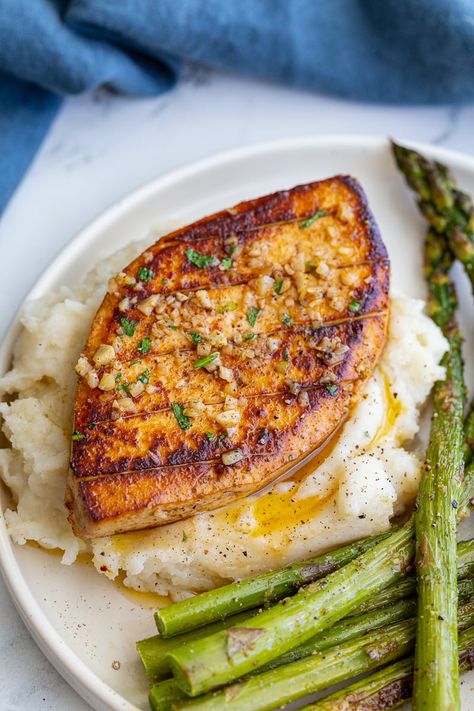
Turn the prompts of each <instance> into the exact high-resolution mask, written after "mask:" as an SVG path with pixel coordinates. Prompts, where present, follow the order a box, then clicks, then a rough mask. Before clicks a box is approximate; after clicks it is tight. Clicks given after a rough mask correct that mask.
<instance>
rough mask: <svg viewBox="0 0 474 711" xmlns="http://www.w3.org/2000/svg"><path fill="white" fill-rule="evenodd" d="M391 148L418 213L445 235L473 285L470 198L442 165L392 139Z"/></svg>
mask: <svg viewBox="0 0 474 711" xmlns="http://www.w3.org/2000/svg"><path fill="white" fill-rule="evenodd" d="M392 150H393V154H394V156H395V160H396V162H397V165H398V167H399V169H400V170H401V172H402V173H403V174H404V176H405V178H406V180H407V183H408V185H409V186H410V187H411V189H412V190H413V192H414V193H415V194H416V195H417V197H418V206H419V208H420V210H421V212H422V213H423V215H424V216H425V218H426V219H427V221H428V222H429V224H430V226H431V227H432V228H433V230H434V231H435V232H437V233H438V234H441V235H444V236H445V237H446V238H447V240H448V242H449V247H450V249H451V250H452V252H453V254H454V256H455V257H456V258H457V259H459V261H460V262H461V263H462V264H463V266H464V268H465V270H466V273H467V275H468V277H469V279H470V280H471V284H472V286H473V288H474V207H473V204H472V200H471V198H470V197H469V196H468V195H466V194H465V193H463V192H461V191H460V190H458V188H457V186H456V183H455V181H454V179H453V177H452V176H451V175H450V173H449V171H448V169H447V167H446V166H444V165H442V164H441V163H438V162H436V161H429V160H427V159H426V158H425V157H424V156H422V155H420V154H419V153H417V152H416V151H414V150H412V149H410V148H405V147H404V146H400V145H398V144H396V143H393V142H392ZM448 258H449V257H448Z"/></svg>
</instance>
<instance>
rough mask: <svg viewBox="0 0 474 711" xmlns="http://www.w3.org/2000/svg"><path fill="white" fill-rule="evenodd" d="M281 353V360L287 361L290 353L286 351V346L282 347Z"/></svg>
mask: <svg viewBox="0 0 474 711" xmlns="http://www.w3.org/2000/svg"><path fill="white" fill-rule="evenodd" d="M282 355H283V360H284V361H285V363H288V361H289V360H290V354H289V353H288V351H287V349H286V348H285V349H284V351H283V354H282Z"/></svg>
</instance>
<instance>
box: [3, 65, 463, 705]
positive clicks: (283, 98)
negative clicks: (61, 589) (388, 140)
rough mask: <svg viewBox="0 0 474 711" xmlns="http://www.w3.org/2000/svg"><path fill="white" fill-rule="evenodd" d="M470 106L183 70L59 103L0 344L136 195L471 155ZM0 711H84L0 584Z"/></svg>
mask: <svg viewBox="0 0 474 711" xmlns="http://www.w3.org/2000/svg"><path fill="white" fill-rule="evenodd" d="M473 125H474V106H471V107H464V108H455V107H450V106H446V107H438V108H426V107H415V108H413V107H411V108H405V107H393V106H375V105H362V104H357V103H354V102H344V101H340V100H335V99H329V98H326V97H321V96H316V95H312V94H308V93H304V92H299V91H292V90H289V89H284V88H280V87H276V86H272V85H266V84H262V83H259V82H254V81H249V80H243V79H237V78H234V77H229V76H224V75H220V74H219V75H218V74H213V73H211V72H208V71H207V70H201V69H199V70H196V69H189V70H187V72H186V74H185V77H184V78H183V80H182V81H181V82H180V83H179V85H178V86H177V87H176V89H175V90H174V91H173V92H170V93H169V94H167V95H165V96H162V97H159V98H156V99H147V100H141V99H128V98H122V97H116V96H110V95H108V94H105V93H102V92H99V93H97V94H95V95H93V96H85V97H79V98H74V99H68V100H67V101H66V102H65V104H64V106H63V109H62V111H61V112H60V114H59V115H58V117H57V119H56V122H55V123H54V125H53V127H52V130H51V131H50V133H49V135H48V137H47V139H46V141H45V142H44V144H43V147H42V149H41V150H40V152H39V154H38V155H37V157H36V159H35V161H34V163H33V165H32V166H31V169H30V171H29V173H28V175H27V176H26V178H25V179H24V181H23V183H22V185H21V186H20V188H19V189H18V191H17V193H16V194H15V196H14V198H13V200H12V201H11V203H10V205H9V207H8V209H7V210H6V212H5V213H4V215H3V216H2V219H1V221H0V254H1V259H0V303H1V304H2V308H1V309H0V333H3V332H4V330H5V329H6V328H7V326H8V323H9V321H10V319H11V317H12V315H13V313H14V312H15V310H16V309H17V308H18V306H19V305H20V303H21V301H22V299H23V297H24V295H25V294H26V292H27V291H28V290H29V289H30V288H31V286H32V285H33V283H34V282H35V280H36V279H37V277H38V276H39V274H40V273H41V271H42V270H43V269H44V267H45V266H46V265H47V264H48V263H49V262H50V261H51V259H53V257H54V256H55V255H56V254H57V253H58V251H59V250H60V249H61V248H62V247H63V246H64V245H65V244H66V243H67V242H68V241H69V240H70V239H71V238H72V237H73V236H74V234H75V233H76V232H77V231H78V230H79V229H80V228H81V227H83V226H84V225H85V224H86V223H87V222H89V221H90V220H91V219H92V218H94V217H95V216H96V215H97V214H98V213H100V212H102V211H103V210H104V209H105V208H107V207H108V206H109V205H110V204H111V203H113V202H114V201H115V200H117V199H118V198H120V197H122V196H123V195H125V194H126V193H128V192H130V191H131V190H133V189H134V188H136V187H137V186H139V185H141V184H142V183H145V182H147V181H148V180H150V179H151V178H154V177H156V176H158V175H160V174H162V173H165V172H167V171H169V170H171V169H173V168H175V167H177V166H180V165H183V164H185V163H188V162H190V161H193V160H196V159H198V158H201V157H204V156H207V155H210V154H212V153H215V152H217V151H221V150H224V149H228V148H235V147H238V146H244V145H248V144H251V143H256V142H259V141H267V140H270V139H272V138H283V137H290V136H301V135H310V134H324V133H358V134H365V135H390V136H395V137H397V138H400V139H402V138H411V139H417V140H423V141H427V142H433V143H437V144H442V145H444V146H448V147H451V148H454V149H457V150H460V151H464V152H467V153H470V154H474V132H473V131H472V126H473ZM0 699H1V702H0V706H1V708H2V710H3V711H23V709H26V708H29V709H39V710H40V711H42V710H44V711H46V710H48V711H63V709H66V708H67V709H68V711H86V710H87V709H89V708H90V707H89V706H88V705H87V704H86V703H85V702H84V701H82V699H80V697H79V696H78V695H77V694H76V693H75V692H74V691H73V690H72V689H71V688H70V687H69V686H68V685H67V684H66V682H64V681H63V680H62V679H61V677H60V676H59V675H58V674H57V673H56V671H55V670H54V669H53V668H52V666H51V665H50V664H49V662H48V661H47V660H46V659H45V658H44V656H43V655H42V653H41V652H40V651H39V650H38V649H37V647H36V646H35V644H34V642H33V641H32V640H31V638H30V637H29V634H28V632H27V631H26V629H25V627H24V626H23V624H22V622H21V620H20V618H19V617H18V615H17V613H16V611H15V608H14V607H13V604H12V603H11V601H10V599H9V597H8V593H7V591H6V590H5V587H4V585H3V583H2V582H1V581H0Z"/></svg>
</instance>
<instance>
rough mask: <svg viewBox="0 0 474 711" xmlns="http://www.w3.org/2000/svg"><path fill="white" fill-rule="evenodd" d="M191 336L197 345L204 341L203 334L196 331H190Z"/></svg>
mask: <svg viewBox="0 0 474 711" xmlns="http://www.w3.org/2000/svg"><path fill="white" fill-rule="evenodd" d="M189 337H190V338H191V340H192V342H193V343H194V345H195V346H197V344H198V343H201V341H202V336H201V334H200V333H196V331H190V332H189Z"/></svg>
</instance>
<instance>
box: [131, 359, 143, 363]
mask: <svg viewBox="0 0 474 711" xmlns="http://www.w3.org/2000/svg"><path fill="white" fill-rule="evenodd" d="M141 362H142V359H141V358H135V360H132V362H131V363H130V365H136V364H137V363H141Z"/></svg>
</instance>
